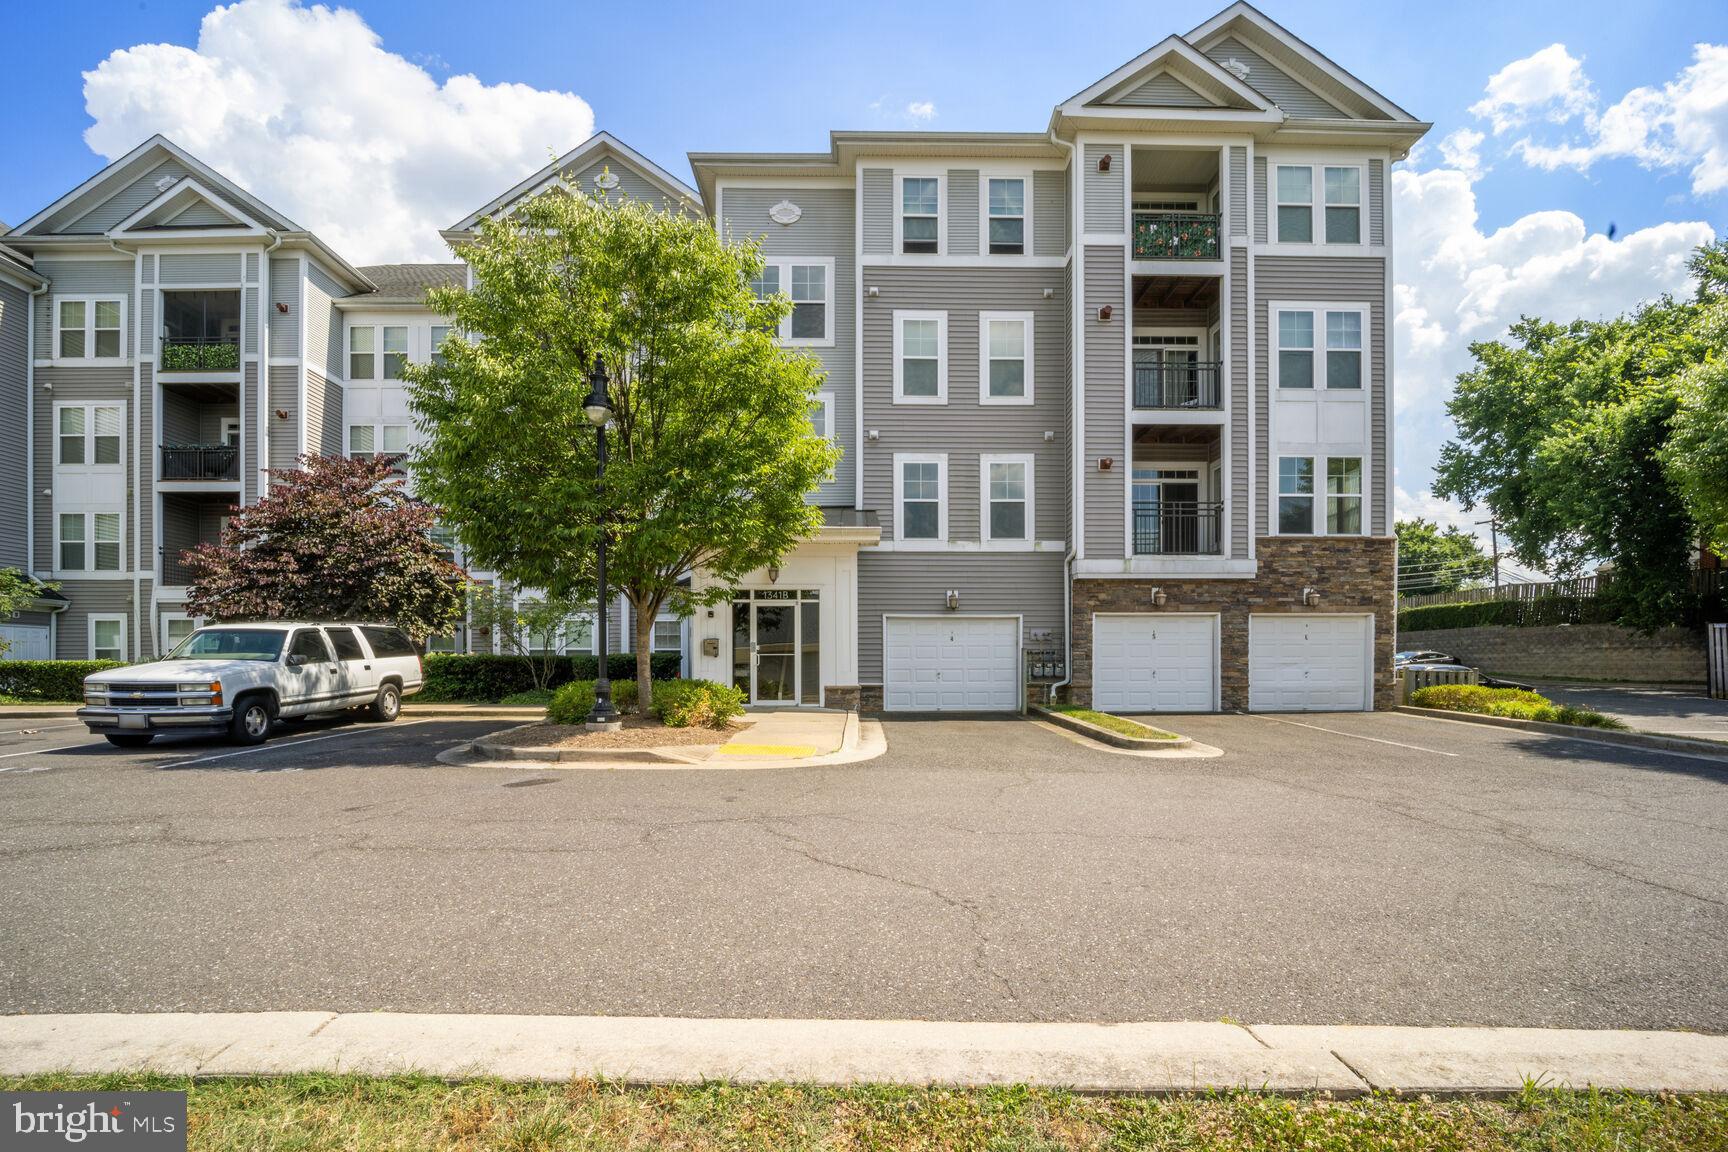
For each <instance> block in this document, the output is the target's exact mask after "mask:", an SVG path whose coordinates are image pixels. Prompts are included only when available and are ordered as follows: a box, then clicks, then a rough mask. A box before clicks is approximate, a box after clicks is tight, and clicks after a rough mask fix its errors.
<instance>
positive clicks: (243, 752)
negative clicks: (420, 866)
mask: <svg viewBox="0 0 1728 1152" xmlns="http://www.w3.org/2000/svg"><path fill="white" fill-rule="evenodd" d="M430 723H431V721H430V720H410V721H408V722H407V723H406V724H379V725H376V726H374V727H369V728H344V729H343V730H342V731H340V732H327V733H325V734H324V735H322V736H308V737H306V738H305V739H302V740H290V741H288V742H287V743H285V744H268V743H266V744H258V745H254V746H253V747H251V748H242V749H240V750H239V751H238V752H222V753H220V754H218V755H215V756H200V757H199V758H198V759H196V760H181V761H179V762H177V763H174V764H161V765H158V767H159V768H190V767H191V766H192V765H194V764H208V763H210V762H211V761H213V760H228V759H231V758H233V757H235V756H249V755H251V754H252V753H254V752H272V751H276V750H278V749H282V748H298V747H300V745H302V744H316V743H318V742H319V741H320V740H335V739H336V738H337V737H339V736H355V737H360V736H370V735H373V734H374V733H379V732H393V731H400V730H401V729H403V728H412V727H414V725H416V724H430Z"/></svg>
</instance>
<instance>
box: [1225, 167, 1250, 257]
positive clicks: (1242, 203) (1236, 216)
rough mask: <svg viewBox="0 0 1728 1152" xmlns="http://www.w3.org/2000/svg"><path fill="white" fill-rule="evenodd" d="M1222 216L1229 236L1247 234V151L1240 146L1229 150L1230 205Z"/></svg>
mask: <svg viewBox="0 0 1728 1152" xmlns="http://www.w3.org/2000/svg"><path fill="white" fill-rule="evenodd" d="M1224 214H1225V215H1226V216H1227V217H1229V220H1228V223H1229V232H1230V235H1232V236H1246V235H1247V234H1248V149H1246V148H1244V147H1241V146H1240V145H1232V146H1231V148H1230V204H1229V207H1228V208H1227V209H1226V210H1225V213H1224Z"/></svg>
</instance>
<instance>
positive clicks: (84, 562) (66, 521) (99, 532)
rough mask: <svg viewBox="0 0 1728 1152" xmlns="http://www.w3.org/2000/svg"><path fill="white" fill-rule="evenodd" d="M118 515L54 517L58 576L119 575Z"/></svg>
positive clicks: (67, 514) (66, 514) (89, 513)
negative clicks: (115, 573) (63, 573)
mask: <svg viewBox="0 0 1728 1152" xmlns="http://www.w3.org/2000/svg"><path fill="white" fill-rule="evenodd" d="M121 526H122V524H121V514H120V512H119V511H117V510H116V511H111V512H104V511H99V510H93V511H85V512H61V513H60V514H59V515H58V516H56V517H55V524H54V536H55V542H54V558H55V560H56V562H57V564H58V568H57V570H58V571H60V572H118V571H120V534H121Z"/></svg>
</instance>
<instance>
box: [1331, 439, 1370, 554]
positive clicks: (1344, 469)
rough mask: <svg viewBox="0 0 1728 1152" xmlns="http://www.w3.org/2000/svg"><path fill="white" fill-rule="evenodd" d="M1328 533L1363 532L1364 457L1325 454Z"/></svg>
mask: <svg viewBox="0 0 1728 1152" xmlns="http://www.w3.org/2000/svg"><path fill="white" fill-rule="evenodd" d="M1326 535H1328V536H1360V535H1362V458H1361V457H1360V456H1328V457H1327V458H1326Z"/></svg>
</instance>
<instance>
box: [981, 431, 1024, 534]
mask: <svg viewBox="0 0 1728 1152" xmlns="http://www.w3.org/2000/svg"><path fill="white" fill-rule="evenodd" d="M1032 492H1033V485H1032V455H1031V453H1012V454H1001V455H995V454H990V453H984V454H982V455H980V456H979V457H978V494H979V496H980V497H981V499H980V501H979V504H980V516H979V522H980V523H979V527H980V528H981V530H982V538H983V539H984V540H985V541H1026V542H1030V541H1031V539H1032V528H1033V523H1032Z"/></svg>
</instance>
